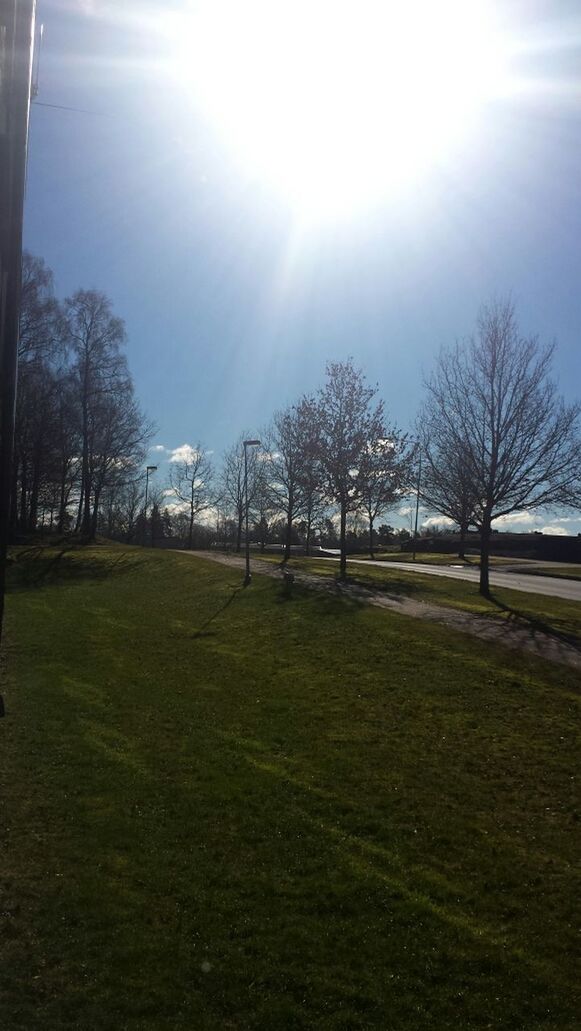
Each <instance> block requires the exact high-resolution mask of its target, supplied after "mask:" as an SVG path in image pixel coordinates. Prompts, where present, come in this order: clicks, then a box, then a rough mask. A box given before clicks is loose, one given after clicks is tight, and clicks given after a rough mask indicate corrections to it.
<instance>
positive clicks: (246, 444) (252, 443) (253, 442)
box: [243, 440, 260, 587]
mask: <svg viewBox="0 0 581 1031" xmlns="http://www.w3.org/2000/svg"><path fill="white" fill-rule="evenodd" d="M243 444H244V509H245V523H246V576H245V577H244V586H245V587H248V584H249V583H250V580H251V576H250V541H249V539H248V457H247V456H248V452H247V448H249V447H260V441H259V440H245V441H243Z"/></svg>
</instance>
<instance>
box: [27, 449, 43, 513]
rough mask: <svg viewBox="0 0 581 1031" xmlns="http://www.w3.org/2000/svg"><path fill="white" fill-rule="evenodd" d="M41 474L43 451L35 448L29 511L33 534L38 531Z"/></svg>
mask: <svg viewBox="0 0 581 1031" xmlns="http://www.w3.org/2000/svg"><path fill="white" fill-rule="evenodd" d="M40 474H41V451H40V449H39V448H35V454H34V463H33V466H32V485H31V488H30V505H29V509H28V529H29V531H30V532H31V533H34V531H35V530H36V525H37V523H38V495H39V492H40Z"/></svg>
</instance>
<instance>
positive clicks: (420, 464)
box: [412, 448, 422, 562]
mask: <svg viewBox="0 0 581 1031" xmlns="http://www.w3.org/2000/svg"><path fill="white" fill-rule="evenodd" d="M421 487H422V449H421V448H420V457H419V461H418V492H417V496H416V522H415V526H414V553H413V557H412V560H413V561H414V562H415V560H416V540H417V537H418V515H419V512H420V490H421Z"/></svg>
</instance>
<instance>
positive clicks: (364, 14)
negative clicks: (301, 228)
mask: <svg viewBox="0 0 581 1031" xmlns="http://www.w3.org/2000/svg"><path fill="white" fill-rule="evenodd" d="M494 10H495V6H494V5H493V4H491V3H490V2H488V3H486V2H478V0H399V2H395V0H244V2H243V0H200V2H196V3H193V4H191V5H190V7H189V9H188V12H187V15H185V16H184V17H183V18H182V19H181V20H180V22H179V23H178V24H177V26H176V29H177V31H176V34H175V39H174V44H173V47H172V51H173V67H174V71H176V72H177V74H178V77H179V79H180V83H181V85H182V87H183V88H184V90H185V91H186V92H187V94H188V96H189V97H191V101H192V104H193V107H194V110H195V111H196V112H197V114H198V116H202V117H204V118H206V119H208V120H210V122H211V123H212V124H213V126H214V127H215V129H216V131H217V132H218V133H219V134H220V136H221V137H222V138H223V141H224V143H225V145H226V148H227V152H228V153H229V154H230V155H231V157H232V160H233V161H234V163H235V165H237V166H238V167H240V168H241V169H242V170H243V171H244V172H245V174H247V175H248V174H249V175H251V176H252V177H253V178H255V179H257V180H258V181H261V182H263V183H264V184H265V185H266V186H267V187H268V188H270V189H274V190H276V191H277V192H278V193H280V194H281V195H282V196H283V197H284V199H285V200H286V202H287V203H288V204H289V205H290V206H291V207H292V208H293V209H294V210H295V211H296V213H297V214H298V215H300V217H301V218H303V219H304V220H306V221H309V220H314V221H316V220H318V219H326V218H333V219H337V218H341V217H351V216H352V215H353V214H354V213H355V212H357V211H359V210H361V209H365V208H370V207H372V206H374V205H377V204H378V203H381V202H382V201H385V200H386V199H387V198H389V197H390V196H395V195H397V194H398V192H401V190H402V189H406V188H408V187H409V185H410V183H412V182H415V181H417V180H418V179H419V178H421V177H422V176H423V175H425V174H426V172H427V171H428V170H429V169H430V168H431V167H433V166H434V165H435V164H436V163H437V162H438V161H440V160H442V159H445V158H446V156H447V155H449V154H450V152H451V151H452V150H453V148H454V146H455V145H456V143H457V141H458V140H459V139H461V137H462V134H463V133H465V132H466V130H467V128H468V127H469V126H470V124H471V122H473V121H474V120H475V118H476V117H477V115H478V113H479V111H480V110H481V109H482V107H483V106H484V105H486V104H487V103H488V102H489V101H490V100H491V99H492V98H494V97H495V96H497V95H498V94H499V93H502V92H503V91H504V90H505V88H506V81H507V75H508V69H507V52H508V51H507V46H506V40H505V38H504V37H503V34H502V33H501V31H500V28H499V26H498V24H497V23H496V21H495V18H494Z"/></svg>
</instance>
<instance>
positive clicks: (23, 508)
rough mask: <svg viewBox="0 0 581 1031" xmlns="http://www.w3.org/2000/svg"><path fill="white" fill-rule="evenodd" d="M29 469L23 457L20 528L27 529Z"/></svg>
mask: <svg viewBox="0 0 581 1031" xmlns="http://www.w3.org/2000/svg"><path fill="white" fill-rule="evenodd" d="M26 473H27V469H26V459H25V458H23V459H22V472H21V474H20V519H19V522H20V529H21V530H25V529H26V510H27V507H28V506H27V497H28V483H27V476H26Z"/></svg>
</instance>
